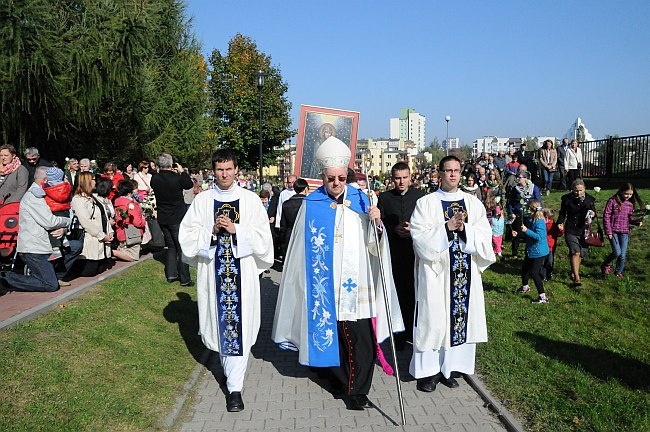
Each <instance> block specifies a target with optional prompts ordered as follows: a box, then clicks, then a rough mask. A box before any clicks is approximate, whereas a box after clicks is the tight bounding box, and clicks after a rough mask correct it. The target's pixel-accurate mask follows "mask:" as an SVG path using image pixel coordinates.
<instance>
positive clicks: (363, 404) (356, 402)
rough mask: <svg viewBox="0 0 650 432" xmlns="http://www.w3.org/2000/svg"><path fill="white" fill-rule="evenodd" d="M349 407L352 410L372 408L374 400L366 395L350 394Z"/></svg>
mask: <svg viewBox="0 0 650 432" xmlns="http://www.w3.org/2000/svg"><path fill="white" fill-rule="evenodd" d="M347 408H348V409H349V410H352V411H363V410H364V409H365V408H372V402H370V399H368V396H366V395H350V397H349V398H348V403H347Z"/></svg>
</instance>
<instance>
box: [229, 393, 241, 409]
mask: <svg viewBox="0 0 650 432" xmlns="http://www.w3.org/2000/svg"><path fill="white" fill-rule="evenodd" d="M226 409H227V410H228V412H239V411H243V409H244V401H243V400H242V398H241V392H232V393H230V394H229V395H228V397H227V398H226Z"/></svg>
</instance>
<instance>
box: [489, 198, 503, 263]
mask: <svg viewBox="0 0 650 432" xmlns="http://www.w3.org/2000/svg"><path fill="white" fill-rule="evenodd" d="M491 225H492V247H493V248H494V254H495V255H496V256H497V257H498V258H499V259H500V260H502V259H503V255H501V245H502V244H503V229H504V228H505V218H504V217H503V210H501V207H499V206H496V207H495V208H494V212H493V213H492V221H491Z"/></svg>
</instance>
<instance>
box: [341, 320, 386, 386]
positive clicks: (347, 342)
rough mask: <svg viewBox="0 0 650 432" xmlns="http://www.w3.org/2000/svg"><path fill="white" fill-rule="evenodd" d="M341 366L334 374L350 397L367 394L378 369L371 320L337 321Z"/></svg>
mask: <svg viewBox="0 0 650 432" xmlns="http://www.w3.org/2000/svg"><path fill="white" fill-rule="evenodd" d="M336 326H337V329H338V333H339V356H340V366H338V367H332V368H330V371H331V374H332V376H333V377H334V379H335V380H336V381H338V383H340V384H341V385H342V387H343V389H344V391H345V393H346V394H348V395H367V394H368V393H369V392H370V386H371V384H372V375H373V372H374V369H375V357H376V353H375V342H374V338H375V336H374V331H373V329H372V321H371V320H370V319H361V320H357V321H338V322H337V323H336Z"/></svg>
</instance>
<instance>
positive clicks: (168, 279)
mask: <svg viewBox="0 0 650 432" xmlns="http://www.w3.org/2000/svg"><path fill="white" fill-rule="evenodd" d="M178 280H179V279H178V276H177V277H170V278H167V282H168V283H174V282H178Z"/></svg>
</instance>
